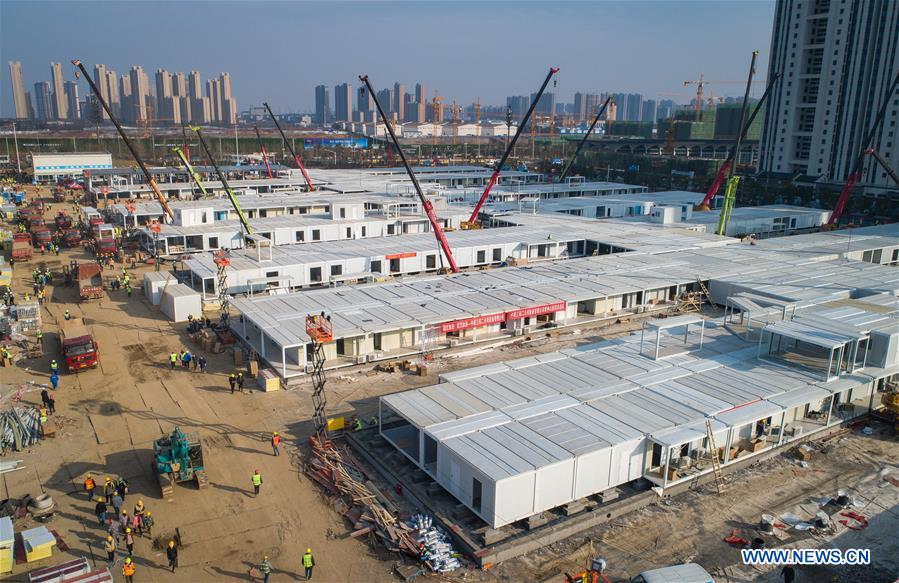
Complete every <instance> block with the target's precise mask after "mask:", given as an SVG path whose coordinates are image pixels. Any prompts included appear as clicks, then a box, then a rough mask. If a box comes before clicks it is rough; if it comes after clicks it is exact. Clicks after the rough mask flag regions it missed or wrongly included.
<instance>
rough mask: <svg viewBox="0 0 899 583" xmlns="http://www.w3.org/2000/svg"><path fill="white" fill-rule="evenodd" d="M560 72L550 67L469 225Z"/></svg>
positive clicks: (475, 218) (472, 214)
mask: <svg viewBox="0 0 899 583" xmlns="http://www.w3.org/2000/svg"><path fill="white" fill-rule="evenodd" d="M558 72H559V68H558V67H550V69H549V73H547V74H546V79H544V80H543V85H541V86H540V90H539V91H538V92H537V95H536V96H535V97H534V99H533V101H531V106H530V107H529V108H528V111H527V113H525V114H524V117H523V118H522V120H521V123H519V124H518V129H517V130H515V136H514V137H513V138H512V140H511V141H510V142H509V144H508V145H507V146H506V151H505V152H503V157H502V158H500V160H499V162H497V164H496V168H494V170H493V174H492V175H491V176H490V181H489V182H488V183H487V188H485V189H484V193H483V194H482V195H481V198H480V200H478V203H477V204H476V205H475V207H474V211H472V213H471V216H470V217H468V223H469V224H474V223H476V222H477V220H478V213H479V212H481V207H482V206H484V202H486V201H487V197H488V196H490V189H491V188H493V185H494V184H496V180H497V179H498V178H499V173H500V172H501V171H502V169H503V166H504V165H505V164H506V160H508V159H509V154H511V153H512V150H513V149H514V148H515V142H517V141H518V136H520V135H521V132H522V131H524V126H526V125H527V123H528V120H529V119H530V118H531V114H532V113H534V108H536V107H537V103H538V102H539V101H540V98H541V97H543V92H544V91H546V86H547V85H549V80H550V79H552V78H553V75H555V74H556V73H558Z"/></svg>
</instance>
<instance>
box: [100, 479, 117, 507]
mask: <svg viewBox="0 0 899 583" xmlns="http://www.w3.org/2000/svg"><path fill="white" fill-rule="evenodd" d="M113 494H115V484H113V483H112V478H110V477H109V476H106V481H105V482H104V483H103V495H104V496H106V503H107V504H109V503H111V502H112V496H113Z"/></svg>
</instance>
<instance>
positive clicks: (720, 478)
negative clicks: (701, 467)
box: [705, 419, 724, 496]
mask: <svg viewBox="0 0 899 583" xmlns="http://www.w3.org/2000/svg"><path fill="white" fill-rule="evenodd" d="M705 432H706V434H707V435H708V438H709V449H710V450H711V452H712V469H713V470H715V487H716V488H717V489H718V495H719V496H720V495H721V494H723V493H724V475H723V474H722V473H721V462H720V460H719V459H718V446H717V445H715V434H714V433H713V432H712V422H711V420H709V419H706V420H705Z"/></svg>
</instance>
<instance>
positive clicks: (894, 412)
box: [871, 381, 899, 435]
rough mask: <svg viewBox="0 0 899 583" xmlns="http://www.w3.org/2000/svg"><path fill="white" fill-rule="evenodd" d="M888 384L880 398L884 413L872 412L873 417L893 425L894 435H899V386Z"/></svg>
mask: <svg viewBox="0 0 899 583" xmlns="http://www.w3.org/2000/svg"><path fill="white" fill-rule="evenodd" d="M885 382H886V392H885V393H883V395H882V396H881V397H880V402H881V403H882V404H883V407H884V409H883V411H879V410H875V411H872V413H871V414H872V416H873V417H875V418H876V419H880V420H881V421H884V422H886V423H891V424H892V426H893V433H896V434H897V435H899V384H896V383H895V382H890V381H885Z"/></svg>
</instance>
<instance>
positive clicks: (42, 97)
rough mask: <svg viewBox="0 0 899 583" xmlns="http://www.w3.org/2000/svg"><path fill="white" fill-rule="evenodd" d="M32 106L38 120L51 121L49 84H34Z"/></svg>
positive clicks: (42, 82) (40, 82)
mask: <svg viewBox="0 0 899 583" xmlns="http://www.w3.org/2000/svg"><path fill="white" fill-rule="evenodd" d="M34 105H35V113H36V114H37V118H38V119H42V120H49V119H53V104H52V103H51V102H50V84H49V83H47V82H46V81H38V82H37V83H35V84H34Z"/></svg>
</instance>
